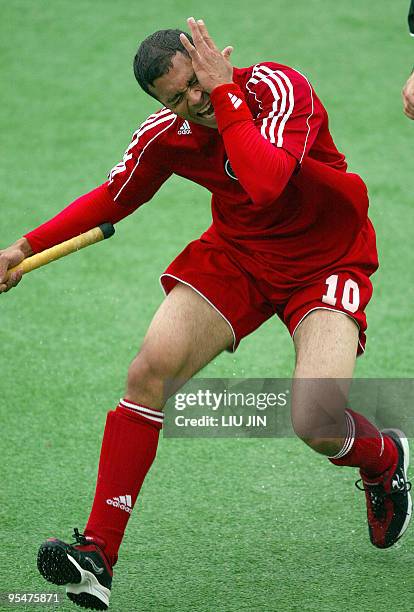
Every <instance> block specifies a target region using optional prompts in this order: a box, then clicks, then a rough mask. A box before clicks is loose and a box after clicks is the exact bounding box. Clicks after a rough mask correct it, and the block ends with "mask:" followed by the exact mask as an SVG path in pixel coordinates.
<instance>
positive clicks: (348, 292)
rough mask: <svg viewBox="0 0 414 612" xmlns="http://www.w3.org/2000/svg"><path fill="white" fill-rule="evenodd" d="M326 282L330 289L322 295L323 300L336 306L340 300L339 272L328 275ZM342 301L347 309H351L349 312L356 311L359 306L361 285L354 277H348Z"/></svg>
mask: <svg viewBox="0 0 414 612" xmlns="http://www.w3.org/2000/svg"><path fill="white" fill-rule="evenodd" d="M325 283H326V284H327V285H328V289H327V291H326V293H325V295H323V296H322V302H324V303H325V304H329V305H330V306H336V303H337V300H338V296H337V295H336V291H337V288H338V274H332V275H331V276H328V278H327V279H326V281H325ZM341 302H342V306H343V307H344V308H345V310H349V312H356V311H357V310H358V308H359V287H358V285H357V283H356V282H355V281H354V280H352V278H348V280H347V281H346V282H345V284H344V288H343V291H342V300H341Z"/></svg>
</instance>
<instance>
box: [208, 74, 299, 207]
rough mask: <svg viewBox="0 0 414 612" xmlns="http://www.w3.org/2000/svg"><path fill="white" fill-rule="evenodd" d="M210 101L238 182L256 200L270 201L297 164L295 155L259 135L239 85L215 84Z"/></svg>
mask: <svg viewBox="0 0 414 612" xmlns="http://www.w3.org/2000/svg"><path fill="white" fill-rule="evenodd" d="M211 101H212V103H213V106H214V110H215V114H216V120H217V124H218V129H219V131H220V133H221V135H222V137H223V141H224V146H225V149H226V152H227V155H228V157H229V160H230V164H231V166H232V168H233V170H234V172H235V174H236V176H237V178H238V180H239V182H240V184H241V185H242V186H243V188H244V189H245V190H246V192H247V193H248V194H249V196H250V198H251V199H252V201H253V202H254V203H255V204H258V205H261V206H265V205H267V204H271V203H273V202H274V201H275V200H277V198H278V197H279V196H280V194H281V193H282V191H283V190H284V189H285V187H286V185H287V183H288V182H289V179H290V177H291V176H292V173H293V172H294V170H295V168H296V166H297V161H296V159H295V158H294V157H293V156H292V155H290V154H289V153H288V152H286V151H284V150H283V149H277V148H275V147H274V146H273V145H272V144H271V143H270V142H269V141H267V140H266V139H265V138H264V137H263V136H262V134H261V133H260V131H259V130H258V129H257V127H256V126H255V123H254V121H253V117H252V114H251V112H250V109H249V107H248V106H247V104H246V101H245V99H244V95H243V93H242V91H241V89H240V88H239V86H238V85H236V84H235V83H230V84H225V85H220V86H219V87H216V88H215V89H214V90H213V91H212V92H211Z"/></svg>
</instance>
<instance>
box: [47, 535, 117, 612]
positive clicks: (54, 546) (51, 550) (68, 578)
mask: <svg viewBox="0 0 414 612" xmlns="http://www.w3.org/2000/svg"><path fill="white" fill-rule="evenodd" d="M73 537H74V538H75V540H76V541H75V542H74V543H73V544H66V543H65V542H62V541H61V540H57V539H56V538H49V539H48V540H46V541H45V542H43V544H42V545H41V546H40V548H39V552H38V555H37V567H38V569H39V572H40V573H41V574H42V576H43V577H44V578H45V579H46V580H48V581H49V582H53V584H60V585H63V584H64V585H66V594H67V596H68V597H69V599H71V600H72V601H73V602H74V603H75V604H77V605H78V606H81V607H82V608H88V609H90V610H107V609H108V605H109V596H110V594H111V585H112V568H111V566H110V565H109V563H108V561H107V559H106V557H105V554H104V552H103V551H102V550H101V548H100V547H99V546H98V545H97V544H96V543H95V542H93V541H92V540H91V539H89V538H87V537H85V536H84V535H82V534H80V533H79V531H78V530H77V529H75V531H74V534H73Z"/></svg>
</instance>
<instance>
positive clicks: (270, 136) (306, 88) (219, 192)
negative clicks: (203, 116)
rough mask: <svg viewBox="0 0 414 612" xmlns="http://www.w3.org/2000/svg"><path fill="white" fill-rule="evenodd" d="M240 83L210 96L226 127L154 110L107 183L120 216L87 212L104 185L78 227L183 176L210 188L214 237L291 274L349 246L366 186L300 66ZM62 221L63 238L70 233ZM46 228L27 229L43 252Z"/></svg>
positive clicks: (253, 70) (243, 75)
mask: <svg viewBox="0 0 414 612" xmlns="http://www.w3.org/2000/svg"><path fill="white" fill-rule="evenodd" d="M233 81H234V82H233V83H231V84H225V85H221V86H219V87H217V88H215V89H214V90H213V91H212V93H211V101H212V103H213V106H214V109H215V115H216V119H217V123H218V129H213V128H209V127H205V126H202V125H199V124H196V123H192V122H190V121H187V120H184V119H182V118H180V117H178V116H177V115H175V114H174V113H173V112H172V111H171V110H169V109H167V108H162V109H160V110H159V111H158V112H156V113H154V114H153V115H150V116H149V117H148V119H147V120H146V121H145V122H144V123H143V124H142V125H141V126H140V127H139V129H138V130H137V131H136V132H135V133H134V135H133V138H132V142H131V144H130V145H129V147H128V149H127V150H126V152H125V155H124V157H123V160H122V161H121V162H120V163H119V164H117V165H116V166H115V167H114V168H113V169H112V171H111V172H110V174H109V180H108V182H107V183H106V184H105V185H104V186H103V188H104V189H105V195H106V197H108V194H109V195H110V200H111V205H113V203H114V204H115V206H116V212H115V213H113V215H112V216H113V219H112V218H110V214H109V213H108V212H107V211H108V210H109V208H107V210H105V211H103V212H102V218H101V219H100V218H99V214H97V215H95V216H96V219H95V217H94V218H93V219H92V218H91V219H90V218H89V216H88V215H90V210H92V206H91V203H92V204H93V202H94V199H95V200H96V201H98V200H99V197H102V190H101V191H99V190H96V192H91V197H90V198H89V200H88V210H89V212H86V206H84V207H83V210H84V211H85V216H83V215H80V214H78V217H81V216H82V218H83V221H82V223H79V224H78V225H79V226H76V227H77V231H84V230H85V229H88V227H87V225H88V223H91V224H92V223H95V224H96V221H112V220H114V221H117V220H119V219H120V218H122V217H123V216H126V215H127V214H129V213H131V212H132V211H133V210H135V209H136V208H137V207H139V206H140V205H141V204H143V203H144V202H147V201H148V200H150V199H151V198H152V196H153V195H154V194H155V193H156V191H157V190H158V189H159V188H160V186H161V185H162V184H163V182H164V181H166V180H167V179H168V177H169V176H171V175H172V174H177V175H179V176H182V177H184V178H187V179H189V180H192V181H194V182H196V183H198V184H200V185H203V186H204V187H206V189H208V190H209V191H210V192H211V193H212V216H213V224H212V226H211V228H210V229H209V230H208V232H207V235H208V234H209V233H214V235H215V236H218V237H219V238H221V239H222V240H223V241H224V242H231V243H235V244H238V245H239V246H240V248H244V247H248V248H249V249H250V248H252V249H254V251H255V253H257V254H261V255H260V256H262V257H263V258H264V259H265V260H268V261H271V262H272V263H273V264H275V263H278V262H280V261H281V260H283V266H284V268H285V269H286V266H288V267H289V265H288V264H290V263H291V264H292V274H293V268H294V267H295V266H296V267H297V265H298V261H300V260H301V261H302V262H304V261H305V260H306V261H307V264H308V265H307V266H306V267H307V268H308V270H309V269H310V268H312V269H316V268H317V267H318V266H319V267H320V266H323V265H324V264H326V263H327V258H328V259H329V260H330V261H332V260H335V259H336V258H339V257H340V256H342V255H343V253H345V252H346V251H348V250H349V247H350V245H351V244H352V241H353V240H354V239H355V237H356V236H357V234H358V233H359V231H360V229H361V228H362V226H363V225H364V224H365V223H366V214H367V208H368V199H367V193H366V187H365V185H364V183H363V181H362V180H361V179H360V178H359V177H358V176H357V175H355V174H351V173H347V171H346V170H347V166H346V162H345V158H344V156H343V155H342V154H341V153H339V151H338V150H337V148H336V146H335V144H334V142H333V140H332V137H331V135H330V132H329V126H328V116H327V113H326V110H325V109H324V107H323V105H322V103H321V101H320V100H319V98H318V97H317V96H316V94H315V92H314V90H313V88H312V86H311V85H310V83H309V81H308V80H307V78H306V77H305V76H304V75H302V74H301V73H300V72H298V71H297V70H294V69H293V68H289V67H287V66H283V65H281V64H277V63H273V62H263V63H260V64H257V65H255V66H251V67H249V68H235V69H234V74H233ZM282 153H283V155H282ZM292 158H294V159H295V160H296V170H295V172H294V174H293V175H291V172H292V165H290V171H289V172H288V174H287V175H286V173H285V179H286V180H285V182H283V181H282V182H281V181H280V179H281V176H282V177H283V176H284V174H283V162H284V160H286V159H287V160H288V161H289V163H290V164H292ZM281 163H282V166H281ZM102 207H103V208H104V205H103V204H102ZM69 208H70V207H69ZM69 208H68V209H66V211H67V214H66V216H65V219H66V220H68V219H69V217H70V210H69ZM64 213H65V211H64ZM61 214H62V213H61ZM111 214H112V213H111ZM56 219H59V217H56ZM62 219H63V217H62ZM65 222H66V221H65ZM59 223H60V221H59ZM61 226H62V223H60V225H59V227H58V231H59V233H60V236H59V239H55V238H54V240H55V241H56V242H59V241H60V240H61V239H64V238H66V237H67V235H65V236H64V238H63V235H64V232H60V230H61ZM91 226H93V225H91ZM42 227H43V226H42ZM42 227H41V228H38V229H37V230H34V232H31V233H30V234H27V235H26V237H27V238H28V239H29V241H30V242H31V244H32V245H33V244H35V250H39V248H45V245H46V243H47V241H44V242H43V245H42V246H39V245H41V243H42V241H41V239H40V234H41V230H42ZM67 231H68V232H69V230H67ZM71 231H73V229H72V230H71ZM36 232H37V234H36ZM39 232H40V233H39ZM37 238H39V240H38V241H37ZM47 246H48V244H47ZM329 255H331V256H329ZM311 262H312V265H311V266H310V268H309V264H310V263H311ZM286 272H287V269H286Z"/></svg>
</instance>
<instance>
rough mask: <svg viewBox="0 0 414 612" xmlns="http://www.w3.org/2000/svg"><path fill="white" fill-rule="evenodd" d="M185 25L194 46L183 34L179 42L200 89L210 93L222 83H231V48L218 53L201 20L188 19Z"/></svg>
mask: <svg viewBox="0 0 414 612" xmlns="http://www.w3.org/2000/svg"><path fill="white" fill-rule="evenodd" d="M187 23H188V25H189V28H190V30H191V35H192V37H193V41H194V46H193V45H192V44H191V43H190V41H189V40H188V38H187V37H186V36H185V34H181V35H180V39H181V42H182V43H183V45H184V47H185V49H186V50H187V51H188V54H189V55H190V57H191V61H192V63H193V68H194V72H195V73H196V76H197V79H198V82H199V83H200V85H201V86H202V88H203V89H204V90H205V91H206V92H207V93H211V92H212V91H213V89H214V88H215V87H217V86H218V85H222V84H223V83H232V82H233V66H232V65H231V63H230V61H229V58H230V55H231V53H232V51H233V47H226V48H225V49H224V50H223V51H219V49H218V48H217V46H216V45H215V43H214V42H213V40H212V38H211V37H210V35H209V33H208V31H207V28H206V26H205V24H204V21H203V20H202V19H198V20H197V21H196V20H195V19H194V18H193V17H190V18H189V19H187Z"/></svg>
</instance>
